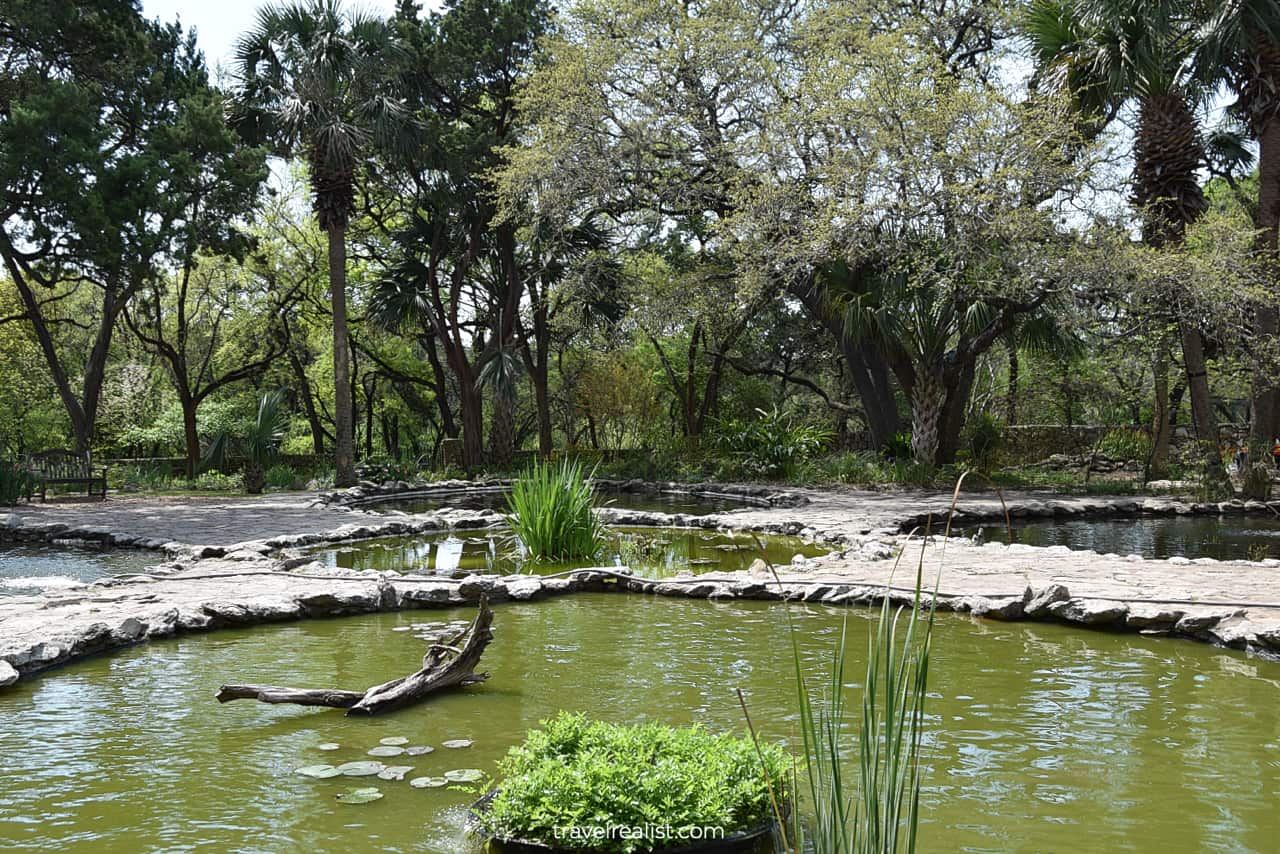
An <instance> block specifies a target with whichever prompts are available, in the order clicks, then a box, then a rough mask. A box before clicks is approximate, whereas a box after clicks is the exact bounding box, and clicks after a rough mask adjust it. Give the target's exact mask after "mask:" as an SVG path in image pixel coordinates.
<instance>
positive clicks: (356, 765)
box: [338, 762, 387, 777]
mask: <svg viewBox="0 0 1280 854" xmlns="http://www.w3.org/2000/svg"><path fill="white" fill-rule="evenodd" d="M386 767H387V766H385V765H383V764H382V763H381V762H347V763H344V764H342V765H339V766H338V773H339V774H344V775H346V776H347V777H370V776H372V775H374V774H377V773H378V772H379V771H381V770H382V769H383V768H386Z"/></svg>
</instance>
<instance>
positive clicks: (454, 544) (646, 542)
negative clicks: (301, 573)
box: [311, 528, 830, 578]
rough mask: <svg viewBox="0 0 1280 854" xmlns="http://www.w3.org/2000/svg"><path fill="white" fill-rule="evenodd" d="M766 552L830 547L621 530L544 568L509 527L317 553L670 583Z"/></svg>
mask: <svg viewBox="0 0 1280 854" xmlns="http://www.w3.org/2000/svg"><path fill="white" fill-rule="evenodd" d="M761 546H763V547H764V553H765V554H766V555H767V556H768V558H769V560H770V561H772V562H773V563H775V564H779V565H782V564H787V563H790V562H791V559H792V558H793V557H795V556H796V555H803V556H804V557H816V556H818V555H822V554H826V553H828V552H829V551H830V548H828V547H826V546H821V545H815V544H813V543H806V542H804V541H803V540H800V539H797V538H794V537H760V538H758V539H757V538H755V537H752V536H751V535H749V534H737V535H734V534H726V533H722V532H719V531H704V530H689V529H673V528H614V529H612V530H611V531H610V534H609V541H608V543H607V545H606V546H605V548H604V550H603V551H602V552H601V553H600V554H599V555H596V556H595V557H594V558H592V559H590V560H586V561H577V562H574V563H536V562H533V561H530V560H528V559H527V555H526V553H525V551H524V549H523V546H522V545H521V543H520V541H519V539H517V538H516V537H515V536H513V535H512V534H511V532H510V530H508V529H507V528H495V529H490V530H485V531H474V532H469V533H467V534H466V535H463V534H461V533H452V534H433V535H427V536H416V537H385V538H382V539H376V540H364V541H361V542H357V543H348V544H345V545H341V546H325V547H321V548H317V549H314V550H312V552H311V554H313V555H315V556H317V557H318V558H319V559H320V561H321V562H322V563H324V564H325V565H326V566H337V567H342V568H344V569H362V570H363V569H375V570H378V571H380V572H405V573H408V572H412V573H441V574H448V573H452V572H459V571H460V572H480V573H499V574H503V575H506V574H511V573H516V572H537V573H543V574H549V573H555V572H561V571H563V570H565V569H573V568H576V567H582V566H626V567H629V568H631V569H632V570H633V571H634V572H635V573H636V574H637V575H644V576H646V577H651V578H665V577H668V576H671V575H675V574H676V573H678V572H682V571H685V570H689V571H692V572H695V573H700V572H733V571H736V570H739V569H746V568H747V567H749V566H750V565H751V563H752V561H754V560H756V559H757V558H759V557H760V554H761V552H760V549H761Z"/></svg>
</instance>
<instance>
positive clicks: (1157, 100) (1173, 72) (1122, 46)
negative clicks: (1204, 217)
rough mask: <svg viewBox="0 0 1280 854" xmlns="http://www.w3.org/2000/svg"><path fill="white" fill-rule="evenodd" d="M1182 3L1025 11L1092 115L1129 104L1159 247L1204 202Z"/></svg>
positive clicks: (1113, 2) (1059, 1) (1058, 74)
mask: <svg viewBox="0 0 1280 854" xmlns="http://www.w3.org/2000/svg"><path fill="white" fill-rule="evenodd" d="M1189 11H1190V10H1189V9H1188V8H1187V4H1182V3H1177V2H1168V3H1150V2H1141V0H1037V2H1036V3H1035V4H1033V6H1032V11H1031V14H1030V16H1029V18H1028V28H1027V31H1028V35H1029V37H1030V39H1031V41H1032V44H1033V48H1034V51H1033V52H1034V53H1035V55H1036V57H1037V59H1038V60H1039V61H1040V63H1041V65H1042V67H1043V68H1045V69H1047V71H1048V74H1049V79H1050V80H1051V81H1052V82H1056V83H1057V85H1058V86H1059V87H1061V88H1068V89H1069V90H1070V92H1071V93H1072V95H1073V97H1074V98H1075V99H1076V102H1077V104H1078V105H1080V107H1081V108H1082V109H1084V110H1087V111H1091V114H1090V115H1091V118H1092V119H1093V120H1095V121H1103V120H1105V119H1106V117H1107V116H1114V115H1115V114H1116V111H1117V109H1118V106H1119V105H1120V104H1124V103H1126V102H1132V103H1133V104H1134V105H1135V107H1136V110H1137V127H1136V130H1135V135H1134V145H1133V158H1134V171H1133V202H1134V204H1135V206H1136V207H1137V209H1138V212H1139V216H1140V218H1141V223H1142V238H1143V241H1144V242H1145V243H1147V244H1148V245H1149V246H1152V247H1156V248H1171V249H1176V248H1177V247H1179V246H1181V244H1182V243H1183V241H1184V239H1185V236H1186V232H1187V227H1188V225H1190V224H1191V223H1193V222H1195V221H1196V220H1197V219H1198V218H1199V217H1200V216H1201V214H1203V213H1204V212H1205V210H1206V209H1207V208H1208V204H1207V202H1206V201H1205V196H1204V190H1203V188H1202V186H1201V179H1200V175H1199V170H1200V169H1201V167H1202V166H1203V165H1204V164H1205V160H1206V156H1205V147H1204V140H1203V137H1202V134H1201V131H1200V126H1199V122H1198V119H1197V116H1196V108H1197V105H1198V99H1199V98H1200V97H1201V94H1202V92H1201V90H1200V89H1199V87H1198V83H1197V81H1196V80H1195V79H1194V78H1193V76H1192V74H1191V68H1192V66H1191V62H1190V61H1191V58H1192V56H1193V52H1194V49H1195V46H1196V42H1195V35H1196V29H1197V22H1196V20H1195V19H1194V18H1193V17H1191V15H1190V14H1189ZM1171 296H1173V297H1175V299H1173V300H1170V301H1169V302H1167V303H1166V305H1167V310H1171V311H1172V312H1173V314H1174V317H1173V321H1174V323H1175V324H1176V327H1177V333H1178V337H1179V339H1180V340H1181V344H1182V358H1183V365H1184V367H1185V369H1186V377H1187V387H1188V389H1189V390H1190V392H1191V412H1192V419H1193V422H1194V425H1195V430H1196V435H1197V437H1198V440H1199V441H1200V443H1201V445H1202V451H1203V453H1202V457H1203V460H1204V465H1205V468H1206V471H1207V473H1208V476H1209V478H1210V479H1211V480H1212V481H1213V482H1214V488H1215V489H1220V490H1225V491H1228V492H1229V491H1230V482H1229V481H1228V480H1227V477H1226V471H1225V470H1224V468H1223V466H1222V460H1221V456H1220V455H1219V452H1218V426H1217V420H1216V417H1215V415H1214V411H1213V399H1212V396H1211V391H1210V388H1209V377H1208V368H1207V359H1206V354H1205V339H1204V335H1203V331H1202V329H1201V327H1200V325H1199V321H1198V316H1197V310H1196V307H1195V295H1194V294H1190V293H1184V294H1180V295H1179V294H1173V295H1171ZM1177 297H1180V299H1178V298H1177ZM1162 426H1163V424H1157V431H1159V430H1160V429H1161V428H1162Z"/></svg>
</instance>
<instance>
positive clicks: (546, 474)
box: [507, 459, 605, 561]
mask: <svg viewBox="0 0 1280 854" xmlns="http://www.w3.org/2000/svg"><path fill="white" fill-rule="evenodd" d="M594 507H595V488H594V487H592V485H591V482H590V478H589V477H588V476H587V475H585V474H584V473H583V471H582V466H581V464H579V463H578V462H577V461H576V460H573V461H571V460H568V459H564V460H561V461H560V462H559V463H551V462H543V461H541V460H539V461H537V462H535V463H533V465H531V466H529V468H528V469H527V470H526V471H525V472H524V474H522V475H521V476H520V478H519V479H518V480H517V481H516V482H515V483H514V484H513V485H512V487H511V494H510V495H509V496H508V497H507V509H508V515H507V523H508V524H509V525H510V526H511V530H512V531H513V532H515V535H516V536H517V537H519V538H520V542H522V543H523V544H524V547H525V548H526V549H528V551H529V554H530V556H531V557H532V558H533V559H534V560H542V561H565V560H575V559H579V558H589V557H591V556H593V555H595V554H596V553H597V552H598V551H600V549H601V547H603V546H604V541H605V526H604V523H602V522H601V521H600V519H599V517H597V516H596V514H595V512H594Z"/></svg>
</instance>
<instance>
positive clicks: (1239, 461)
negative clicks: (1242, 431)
mask: <svg viewBox="0 0 1280 854" xmlns="http://www.w3.org/2000/svg"><path fill="white" fill-rule="evenodd" d="M1248 463H1249V444H1248V443H1247V442H1245V443H1243V444H1241V445H1240V447H1239V448H1237V449H1236V472H1237V473H1238V474H1244V467H1245V466H1246V465H1248Z"/></svg>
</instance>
